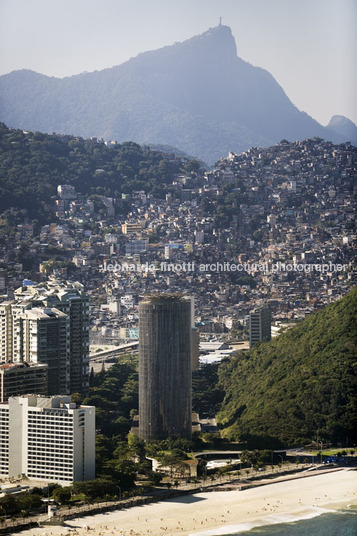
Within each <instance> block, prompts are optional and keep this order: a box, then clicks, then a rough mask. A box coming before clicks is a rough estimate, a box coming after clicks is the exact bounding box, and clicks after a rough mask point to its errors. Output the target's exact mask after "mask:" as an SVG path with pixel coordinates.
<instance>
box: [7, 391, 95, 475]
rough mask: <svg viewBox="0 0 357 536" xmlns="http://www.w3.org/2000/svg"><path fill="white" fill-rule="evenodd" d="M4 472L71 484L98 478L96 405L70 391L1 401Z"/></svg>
mask: <svg viewBox="0 0 357 536" xmlns="http://www.w3.org/2000/svg"><path fill="white" fill-rule="evenodd" d="M0 425H1V426H0V475H1V476H3V477H17V476H18V475H21V474H25V475H26V476H27V477H28V478H30V479H35V480H44V481H51V482H59V483H61V484H69V483H71V482H74V481H83V480H92V479H94V478H95V407H94V406H78V407H77V405H76V404H75V403H74V402H71V398H70V397H69V396H54V397H49V398H48V397H41V396H35V395H26V396H23V397H13V398H10V399H9V401H8V403H7V404H0Z"/></svg>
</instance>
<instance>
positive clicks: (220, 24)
mask: <svg viewBox="0 0 357 536" xmlns="http://www.w3.org/2000/svg"><path fill="white" fill-rule="evenodd" d="M218 26H222V17H219V25H218Z"/></svg>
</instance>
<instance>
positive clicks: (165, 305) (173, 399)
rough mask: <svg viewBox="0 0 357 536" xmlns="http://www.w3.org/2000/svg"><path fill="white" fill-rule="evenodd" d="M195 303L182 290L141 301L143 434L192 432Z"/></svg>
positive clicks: (185, 434)
mask: <svg viewBox="0 0 357 536" xmlns="http://www.w3.org/2000/svg"><path fill="white" fill-rule="evenodd" d="M191 370H192V369H191V303H190V301H189V300H187V299H185V297H184V296H182V295H179V294H157V295H151V296H146V297H145V298H144V299H143V300H142V301H141V302H140V303H139V435H140V437H141V438H142V439H144V440H145V441H150V440H154V439H165V438H167V437H170V436H171V437H172V436H180V437H191V433H192V372H191Z"/></svg>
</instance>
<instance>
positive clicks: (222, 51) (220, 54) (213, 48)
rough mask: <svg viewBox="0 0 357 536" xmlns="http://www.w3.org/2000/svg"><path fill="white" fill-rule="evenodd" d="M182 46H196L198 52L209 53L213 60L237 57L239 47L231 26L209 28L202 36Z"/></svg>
mask: <svg viewBox="0 0 357 536" xmlns="http://www.w3.org/2000/svg"><path fill="white" fill-rule="evenodd" d="M182 45H184V46H185V45H189V46H194V47H195V48H196V52H199V51H202V53H205V54H207V53H209V54H210V56H211V59H213V60H222V59H223V58H230V59H232V58H236V57H237V46H236V42H235V39H234V37H233V34H232V30H231V28H230V27H229V26H225V25H223V24H219V25H218V26H215V27H213V28H209V29H208V30H207V31H205V32H203V33H202V34H200V35H196V36H195V37H191V38H190V39H187V40H186V41H184V42H183V43H182Z"/></svg>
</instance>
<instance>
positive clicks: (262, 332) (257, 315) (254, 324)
mask: <svg viewBox="0 0 357 536" xmlns="http://www.w3.org/2000/svg"><path fill="white" fill-rule="evenodd" d="M270 340H271V312H270V307H269V305H264V306H263V307H259V308H257V309H255V310H254V311H251V312H250V313H249V347H250V348H252V347H253V346H254V344H256V343H257V342H267V341H270Z"/></svg>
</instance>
